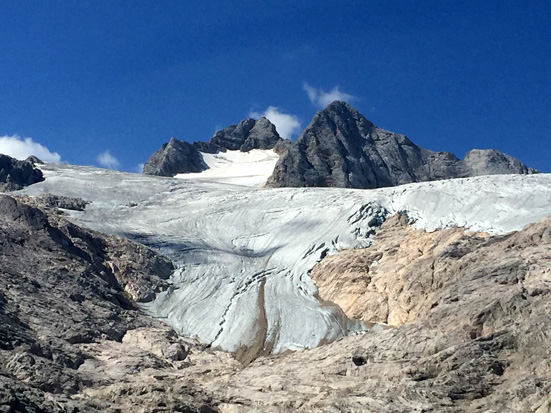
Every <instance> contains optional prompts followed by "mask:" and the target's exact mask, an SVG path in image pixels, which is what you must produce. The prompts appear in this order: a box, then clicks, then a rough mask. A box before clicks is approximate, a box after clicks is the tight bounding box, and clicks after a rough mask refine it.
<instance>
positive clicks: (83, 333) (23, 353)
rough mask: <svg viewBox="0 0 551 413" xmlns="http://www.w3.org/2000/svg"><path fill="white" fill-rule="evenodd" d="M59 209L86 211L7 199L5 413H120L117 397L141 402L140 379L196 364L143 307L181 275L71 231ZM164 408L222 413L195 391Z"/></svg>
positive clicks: (151, 258)
mask: <svg viewBox="0 0 551 413" xmlns="http://www.w3.org/2000/svg"><path fill="white" fill-rule="evenodd" d="M56 202H60V203H61V204H62V205H63V206H64V207H68V206H70V205H75V206H76V207H77V209H80V205H81V200H74V202H71V200H70V199H67V198H66V199H59V198H54V199H51V198H49V197H41V198H28V197H18V198H13V197H9V196H5V195H0V224H1V225H0V326H1V327H0V411H2V412H62V411H63V412H67V411H81V412H99V411H110V412H113V411H120V410H119V408H120V407H121V404H122V403H121V402H117V401H115V402H114V401H113V397H114V396H113V395H114V394H115V393H120V394H126V395H127V397H129V398H130V399H132V393H133V392H138V391H140V390H138V386H137V385H136V383H135V382H134V375H135V374H137V373H138V372H139V371H142V370H146V369H150V370H149V371H151V369H164V368H169V367H170V369H174V370H176V369H177V368H178V367H179V366H182V363H184V361H183V360H184V359H185V358H186V357H187V354H188V351H189V348H190V343H185V342H184V341H182V340H181V339H180V338H178V336H177V335H176V334H175V333H174V331H173V330H172V329H171V328H169V327H168V326H166V325H165V324H163V323H161V322H159V321H157V320H154V319H152V318H151V317H148V316H146V315H145V314H143V312H142V311H140V310H139V308H138V306H137V305H136V302H137V301H147V300H148V299H149V300H150V299H151V296H152V295H153V296H154V295H155V293H157V292H159V291H162V290H163V289H166V288H167V287H168V285H167V283H166V280H167V279H168V277H169V276H170V274H171V272H172V269H173V267H172V264H171V263H170V262H169V261H168V260H167V259H166V258H164V257H162V256H160V255H159V254H158V253H156V252H154V251H152V250H150V249H148V248H146V247H144V246H143V245H140V244H136V243H133V242H131V241H128V240H125V239H121V238H116V237H110V236H105V235H101V234H99V233H96V232H94V231H90V230H87V229H84V228H81V227H78V226H76V225H74V224H72V223H70V222H68V221H67V220H66V219H65V218H64V214H63V213H62V212H61V210H59V209H58V208H57V207H52V206H51V205H52V203H54V204H55V203H56ZM174 385H176V383H174ZM110 386H112V387H110ZM97 389H106V390H105V391H104V392H102V396H101V397H98V395H97V394H95V393H94V392H95V391H96V390H97ZM163 400H164V403H165V407H166V409H167V410H171V411H178V410H179V411H190V412H194V411H197V412H199V411H201V412H203V411H207V412H208V411H213V410H212V409H209V407H208V406H209V400H210V399H209V397H208V396H207V395H206V394H205V393H204V392H202V390H201V389H198V388H196V387H195V386H193V385H191V384H190V383H185V384H184V383H182V384H180V387H179V391H178V392H177V393H175V394H174V395H173V396H172V397H171V398H170V399H169V400H166V399H165V398H164V397H163ZM160 402H161V401H160V400H158V403H160ZM138 405H139V404H138ZM153 407H155V404H153V405H152V406H151V407H150V408H146V409H145V410H146V411H151V409H152V408H153ZM131 410H132V411H136V410H134V409H130V408H129V410H128V411H131Z"/></svg>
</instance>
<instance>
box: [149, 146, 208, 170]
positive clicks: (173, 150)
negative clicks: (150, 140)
mask: <svg viewBox="0 0 551 413" xmlns="http://www.w3.org/2000/svg"><path fill="white" fill-rule="evenodd" d="M205 169H207V165H206V164H205V163H204V162H203V157H202V156H201V154H200V153H199V151H198V150H197V149H195V147H194V146H193V145H191V144H189V143H187V142H185V141H179V140H177V139H175V138H171V139H170V141H169V142H168V143H165V144H163V146H162V147H161V148H160V149H158V150H157V151H155V152H154V153H153V155H151V157H150V158H149V159H148V160H147V162H146V163H145V165H144V167H143V173H144V174H145V175H159V176H174V175H176V174H180V173H188V172H201V171H204V170H205Z"/></svg>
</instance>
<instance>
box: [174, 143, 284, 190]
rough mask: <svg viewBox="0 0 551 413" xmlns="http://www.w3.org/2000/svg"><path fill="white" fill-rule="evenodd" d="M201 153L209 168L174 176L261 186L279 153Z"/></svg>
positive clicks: (257, 150)
mask: <svg viewBox="0 0 551 413" xmlns="http://www.w3.org/2000/svg"><path fill="white" fill-rule="evenodd" d="M201 155H202V156H203V161H204V162H205V163H206V164H207V166H208V167H209V169H207V170H206V171H203V172H201V173H188V174H178V175H176V178H179V179H194V180H204V181H212V182H222V183H227V184H233V185H242V186H252V187H261V186H263V185H264V184H265V183H266V180H267V179H268V178H269V177H270V175H271V174H272V172H273V170H274V167H275V164H276V163H277V160H278V159H279V155H278V154H276V153H275V152H274V151H273V150H271V149H268V150H263V149H253V150H251V151H249V152H241V151H226V152H219V153H216V154H211V153H203V152H201Z"/></svg>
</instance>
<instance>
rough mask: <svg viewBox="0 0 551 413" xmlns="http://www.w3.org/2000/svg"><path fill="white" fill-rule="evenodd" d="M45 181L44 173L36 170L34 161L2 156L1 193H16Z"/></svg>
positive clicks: (0, 156)
mask: <svg viewBox="0 0 551 413" xmlns="http://www.w3.org/2000/svg"><path fill="white" fill-rule="evenodd" d="M43 180H44V177H43V176H42V171H40V170H39V169H36V168H35V167H34V163H33V162H32V161H29V160H25V161H19V160H17V159H15V158H12V157H11V156H8V155H3V154H0V191H2V192H5V191H16V190H18V189H21V188H23V187H24V186H28V185H32V184H34V183H36V182H40V181H43Z"/></svg>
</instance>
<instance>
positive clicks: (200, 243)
mask: <svg viewBox="0 0 551 413" xmlns="http://www.w3.org/2000/svg"><path fill="white" fill-rule="evenodd" d="M230 156H234V155H230ZM237 156H240V155H239V154H236V156H235V157H234V158H233V161H232V163H234V165H233V166H230V167H229V168H230V169H231V168H234V170H240V171H244V170H246V168H245V167H242V166H239V165H238V164H240V163H242V162H241V161H239V160H237V161H236V160H235V159H236V157H237ZM249 159H250V158H249ZM212 161H213V162H220V163H223V162H225V161H223V160H222V159H220V158H214V157H213V160H212ZM209 162H210V160H209ZM253 163H254V161H253ZM41 168H42V170H43V172H44V174H45V176H46V180H45V181H44V182H41V183H38V184H34V185H32V186H30V187H28V188H26V189H25V190H24V191H22V192H25V193H28V194H31V195H38V194H40V193H44V192H49V193H53V194H57V195H65V196H72V197H82V198H84V199H86V200H89V201H92V203H91V204H89V205H88V206H87V208H86V210H85V211H83V212H77V211H71V212H70V213H71V219H72V220H74V221H75V222H77V223H79V224H82V225H86V226H88V227H90V228H93V229H96V230H99V231H103V232H107V233H112V234H117V235H120V236H126V237H130V238H133V239H135V240H138V241H141V242H143V243H145V244H147V245H149V246H152V247H154V248H156V249H158V250H160V251H161V252H162V253H164V254H166V255H167V256H169V257H170V258H171V259H173V260H174V262H175V263H176V264H177V267H178V269H177V271H175V273H174V274H173V277H172V282H173V287H172V288H170V290H169V291H167V292H165V293H162V294H160V295H159V296H158V298H157V299H156V300H155V301H154V302H152V303H150V304H148V305H147V307H146V310H147V311H149V312H150V313H151V314H153V315H154V316H156V317H159V318H163V319H164V320H165V321H167V322H168V323H170V324H171V325H172V326H174V327H175V328H176V329H177V331H179V332H180V333H181V334H184V335H187V336H197V337H198V338H199V339H201V340H202V341H204V342H205V343H212V344H213V345H214V346H220V347H222V348H224V349H227V350H236V349H238V348H240V347H242V346H253V347H254V346H257V347H258V348H267V349H268V350H273V351H276V352H277V351H282V350H285V349H299V348H304V347H312V346H316V345H318V344H319V343H320V342H321V341H322V340H334V339H337V338H339V337H341V336H343V335H346V334H353V333H355V332H359V331H362V330H363V329H364V327H363V326H362V325H361V324H360V323H359V322H357V321H355V320H349V319H347V318H346V317H345V316H344V314H343V313H342V312H341V311H340V310H339V309H338V308H337V307H335V306H331V305H328V304H326V303H321V302H320V301H319V300H318V299H317V298H316V287H315V285H314V284H313V282H312V281H311V279H310V278H309V276H308V272H309V270H310V269H311V268H312V266H313V265H314V264H315V263H316V262H317V261H318V260H319V259H320V258H321V257H322V256H323V255H324V254H328V253H332V252H334V251H336V250H337V249H340V248H355V247H361V246H366V245H368V243H369V242H370V241H369V236H370V234H371V233H372V230H373V229H374V228H376V227H377V225H378V224H379V221H380V219H381V217H382V216H383V215H384V214H386V213H394V212H398V211H407V212H408V213H409V214H410V216H411V217H413V218H415V219H416V224H415V225H416V226H418V227H419V228H425V229H428V230H433V229H435V228H438V227H443V226H456V225H459V226H466V227H469V228H472V229H475V230H481V231H488V232H491V233H503V232H508V231H512V230H517V229H520V228H522V227H523V226H524V225H525V224H528V223H530V222H534V221H538V220H540V219H541V218H542V217H544V216H547V215H551V175H548V174H539V175H525V176H520V175H494V176H485V177H476V178H466V179H456V180H448V181H437V182H427V183H420V184H409V185H403V186H400V187H394V188H384V189H378V190H350V189H329V188H280V189H266V188H258V187H248V186H239V185H235V184H236V183H237V181H235V180H234V181H232V180H231V179H230V182H231V183H232V185H229V184H228V179H229V177H230V176H231V173H230V172H227V173H220V174H218V175H211V176H210V177H208V179H207V178H206V177H205V176H203V177H202V178H190V179H188V178H184V179H180V178H164V177H154V176H144V175H136V174H127V173H120V172H115V171H108V170H103V169H96V168H91V167H81V166H71V165H55V164H46V165H41ZM213 169H216V168H213ZM219 169H221V168H219ZM249 172H250V173H249ZM249 172H246V173H241V172H239V173H237V172H236V173H235V175H234V177H237V180H239V178H240V177H244V176H248V177H247V178H246V179H245V180H243V181H241V183H243V182H245V183H246V184H247V185H251V184H252V183H253V182H254V184H255V185H256V184H258V182H260V178H259V177H258V176H264V172H262V173H259V174H257V177H256V178H255V177H254V171H250V170H249ZM212 173H213V172H211V174H212ZM194 175H202V174H194ZM255 179H256V181H255Z"/></svg>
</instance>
